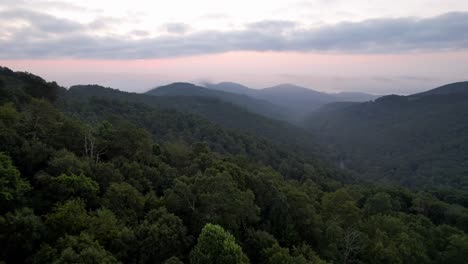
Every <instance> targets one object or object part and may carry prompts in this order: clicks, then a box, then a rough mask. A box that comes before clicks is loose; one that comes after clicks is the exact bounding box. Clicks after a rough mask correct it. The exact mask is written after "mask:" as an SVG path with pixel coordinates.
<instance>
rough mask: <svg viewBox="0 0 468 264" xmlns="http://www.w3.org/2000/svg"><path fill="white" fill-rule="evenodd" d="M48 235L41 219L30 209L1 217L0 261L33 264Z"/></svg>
mask: <svg viewBox="0 0 468 264" xmlns="http://www.w3.org/2000/svg"><path fill="white" fill-rule="evenodd" d="M46 234H47V233H46V228H45V226H44V224H43V223H42V221H41V219H40V217H39V216H36V215H35V214H34V212H33V210H32V209H30V208H21V209H17V210H15V211H14V212H9V213H7V214H5V215H3V216H0V244H1V245H2V247H0V252H1V253H0V259H2V260H5V261H6V262H7V263H27V262H31V261H32V259H31V258H32V256H33V254H34V252H35V251H37V249H38V248H39V245H40V243H41V242H42V241H43V239H44V238H45V235H46Z"/></svg>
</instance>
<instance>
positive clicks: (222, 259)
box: [190, 224, 249, 264]
mask: <svg viewBox="0 0 468 264" xmlns="http://www.w3.org/2000/svg"><path fill="white" fill-rule="evenodd" d="M190 263H192V264H208V263H222V264H241V263H249V259H248V258H247V256H246V255H245V254H244V253H243V252H242V248H241V247H240V246H239V245H238V244H237V243H236V240H235V238H234V237H233V236H232V235H231V234H229V233H228V232H226V231H225V230H224V229H223V228H222V227H221V226H219V225H213V224H206V225H205V227H204V228H203V229H202V231H201V233H200V236H199V237H198V240H197V244H196V245H195V248H194V249H193V250H192V252H191V253H190Z"/></svg>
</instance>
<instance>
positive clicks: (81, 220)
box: [45, 199, 89, 236]
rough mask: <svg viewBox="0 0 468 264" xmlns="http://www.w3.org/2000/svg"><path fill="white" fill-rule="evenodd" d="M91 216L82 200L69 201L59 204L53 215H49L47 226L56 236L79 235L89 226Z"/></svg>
mask: <svg viewBox="0 0 468 264" xmlns="http://www.w3.org/2000/svg"><path fill="white" fill-rule="evenodd" d="M88 220H89V215H88V212H87V211H86V208H85V203H84V202H83V200H81V199H75V200H68V201H66V202H64V203H63V204H58V205H57V206H56V207H55V208H54V210H53V212H52V213H50V214H48V215H47V218H46V221H45V223H46V225H47V226H49V227H50V228H51V230H52V233H53V234H54V235H55V236H60V235H64V234H70V235H75V234H79V233H80V232H81V231H82V230H84V229H85V228H86V227H88V225H89V222H88Z"/></svg>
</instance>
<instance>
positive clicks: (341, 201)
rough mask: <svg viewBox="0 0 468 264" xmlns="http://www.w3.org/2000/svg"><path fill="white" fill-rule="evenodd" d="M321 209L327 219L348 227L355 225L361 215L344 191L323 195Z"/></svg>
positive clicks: (352, 200) (353, 201)
mask: <svg viewBox="0 0 468 264" xmlns="http://www.w3.org/2000/svg"><path fill="white" fill-rule="evenodd" d="M322 209H323V212H324V216H325V217H326V218H327V219H330V220H333V221H335V222H337V223H339V224H345V225H348V226H349V225H353V224H355V223H357V222H358V220H359V218H360V214H361V212H360V210H359V208H358V207H357V206H356V202H355V200H354V199H353V198H352V197H351V195H350V194H349V193H348V192H347V191H346V190H345V189H339V190H337V191H335V192H333V193H327V194H325V195H324V196H323V198H322Z"/></svg>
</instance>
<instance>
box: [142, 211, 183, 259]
mask: <svg viewBox="0 0 468 264" xmlns="http://www.w3.org/2000/svg"><path fill="white" fill-rule="evenodd" d="M136 236H137V239H138V241H139V245H140V246H139V249H140V253H139V259H140V261H141V263H162V262H163V261H164V260H165V259H168V258H170V257H171V256H178V257H181V256H183V255H182V254H183V253H184V252H185V249H186V248H187V246H188V245H189V243H190V240H191V239H190V238H189V237H188V236H187V230H186V228H185V226H184V224H183V223H182V220H180V218H179V217H177V216H176V215H174V214H170V213H168V212H167V210H166V209H165V208H159V209H156V210H151V211H150V212H148V214H147V216H146V218H145V221H144V222H143V223H142V224H141V225H140V226H139V227H138V228H137V229H136Z"/></svg>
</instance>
